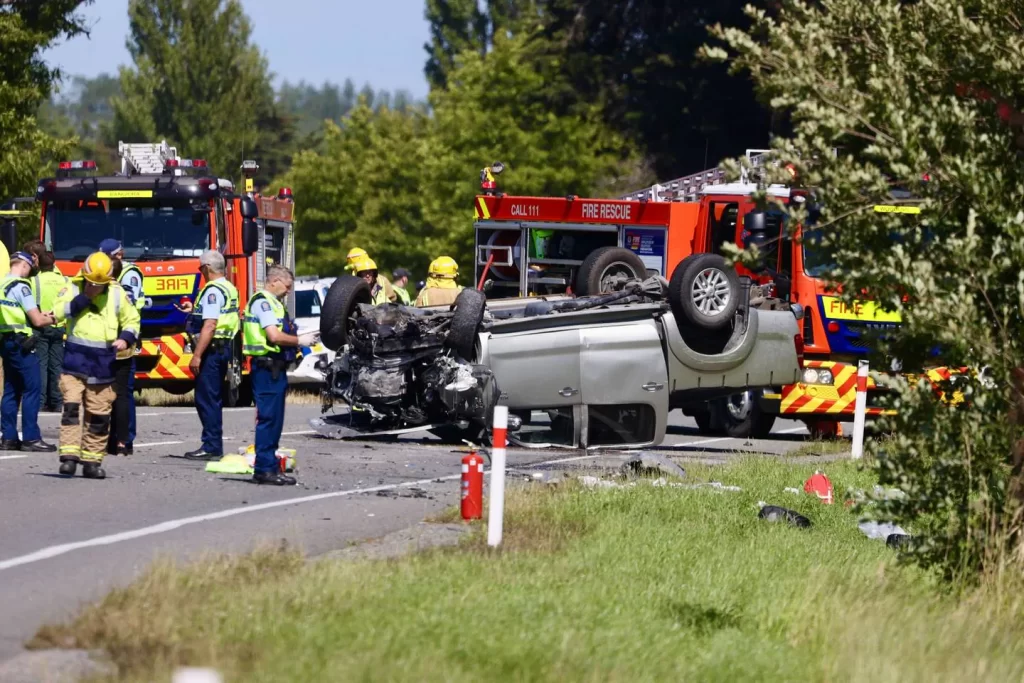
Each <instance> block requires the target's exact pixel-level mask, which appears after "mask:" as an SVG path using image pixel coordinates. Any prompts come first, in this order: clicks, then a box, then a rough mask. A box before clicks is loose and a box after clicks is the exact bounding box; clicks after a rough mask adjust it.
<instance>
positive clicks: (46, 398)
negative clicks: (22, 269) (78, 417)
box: [32, 251, 68, 413]
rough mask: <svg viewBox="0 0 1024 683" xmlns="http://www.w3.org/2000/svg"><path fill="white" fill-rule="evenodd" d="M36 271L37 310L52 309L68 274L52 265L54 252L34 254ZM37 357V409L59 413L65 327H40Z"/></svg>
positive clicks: (66, 282) (34, 290) (61, 402)
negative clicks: (37, 261) (38, 384)
mask: <svg viewBox="0 0 1024 683" xmlns="http://www.w3.org/2000/svg"><path fill="white" fill-rule="evenodd" d="M36 257H37V258H38V259H39V272H38V273H36V275H35V277H33V278H32V296H34V297H35V298H36V303H37V304H39V310H40V311H44V312H47V313H49V312H51V311H53V307H54V304H55V303H56V301H57V293H58V292H60V290H61V289H63V288H64V287H66V286H67V284H68V278H67V277H66V276H65V275H64V274H63V273H61V272H60V271H59V270H57V269H56V268H55V267H54V258H53V252H51V251H43V253H42V254H41V255H40V254H37V255H36ZM36 357H37V358H39V379H40V387H39V409H40V410H49V411H51V412H54V413H59V412H60V411H61V408H62V406H63V403H64V399H63V398H62V397H61V393H60V374H61V371H62V369H63V367H64V328H63V327H61V326H58V325H50V326H47V327H44V328H42V329H40V330H39V340H38V342H37V343H36Z"/></svg>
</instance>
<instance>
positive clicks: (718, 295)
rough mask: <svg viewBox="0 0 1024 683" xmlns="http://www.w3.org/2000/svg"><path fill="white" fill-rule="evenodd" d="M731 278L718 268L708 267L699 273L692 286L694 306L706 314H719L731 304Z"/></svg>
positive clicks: (691, 294)
mask: <svg viewBox="0 0 1024 683" xmlns="http://www.w3.org/2000/svg"><path fill="white" fill-rule="evenodd" d="M729 289H730V288H729V279H728V278H727V277H726V276H725V273H723V272H722V271H720V270H718V269H717V268H707V269H705V270H702V271H700V272H699V273H697V277H695V278H694V279H693V286H692V287H691V288H690V296H691V298H692V300H693V304H694V306H696V308H697V310H698V311H700V312H701V313H703V314H704V315H718V314H719V313H721V312H722V311H724V310H725V309H726V306H728V305H729V299H730V298H731V297H732V293H731V292H730V291H729Z"/></svg>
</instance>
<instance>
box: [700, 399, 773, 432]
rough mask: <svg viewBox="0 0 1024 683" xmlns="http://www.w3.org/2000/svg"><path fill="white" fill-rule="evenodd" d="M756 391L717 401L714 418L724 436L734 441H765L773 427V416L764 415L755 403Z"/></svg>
mask: <svg viewBox="0 0 1024 683" xmlns="http://www.w3.org/2000/svg"><path fill="white" fill-rule="evenodd" d="M759 393H760V392H757V391H744V392H743V393H740V394H733V395H732V396H727V397H726V398H723V399H719V400H718V401H716V403H715V412H716V415H715V417H717V418H718V421H719V423H720V424H721V425H722V428H723V430H724V431H725V433H726V434H728V435H729V436H731V437H733V438H734V439H745V438H747V437H753V438H755V439H765V438H767V437H768V436H769V435H770V434H771V432H772V427H773V426H774V425H775V416H774V415H770V414H768V413H765V412H764V411H762V410H761V407H760V406H759V405H758V403H757V399H758V394H759Z"/></svg>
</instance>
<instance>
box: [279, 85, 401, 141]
mask: <svg viewBox="0 0 1024 683" xmlns="http://www.w3.org/2000/svg"><path fill="white" fill-rule="evenodd" d="M360 95H362V97H363V98H364V99H365V101H366V105H367V106H368V107H370V108H372V109H374V110H380V109H385V108H386V109H394V110H396V111H405V110H406V109H408V108H409V107H412V106H417V104H418V103H417V102H416V101H415V100H414V98H413V96H412V95H411V94H410V93H409V92H408V91H407V90H398V91H396V92H395V93H394V94H392V93H390V92H389V91H387V90H374V89H373V88H372V87H370V85H369V84H367V85H365V86H364V87H363V89H362V91H359V90H357V89H356V86H355V84H354V83H353V82H352V79H350V78H347V79H345V82H344V84H343V85H340V86H339V85H338V84H337V83H329V82H327V83H324V84H323V85H321V86H320V87H316V86H315V85H313V84H311V83H306V82H305V81H299V82H298V83H290V82H288V81H285V82H284V83H282V84H281V87H280V88H278V90H277V102H278V104H279V105H280V106H281V108H282V109H283V110H285V111H286V112H288V113H289V114H291V115H292V116H294V117H295V126H296V131H297V133H298V134H299V136H301V137H306V138H308V137H309V136H311V135H314V134H316V133H320V132H322V129H323V126H324V121H333V122H335V123H340V122H341V120H342V119H343V118H344V117H346V116H348V114H349V113H351V112H352V110H353V109H355V108H356V105H357V104H358V103H359V97H360Z"/></svg>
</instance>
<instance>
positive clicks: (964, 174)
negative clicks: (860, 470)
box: [708, 0, 1024, 576]
mask: <svg viewBox="0 0 1024 683" xmlns="http://www.w3.org/2000/svg"><path fill="white" fill-rule="evenodd" d="M751 16H752V18H753V19H754V23H755V30H754V31H753V32H752V33H749V34H748V33H745V32H743V31H740V30H735V29H719V30H717V31H716V34H717V35H718V36H719V37H721V38H722V39H723V40H724V41H725V42H726V43H727V44H728V45H729V46H730V49H729V50H728V51H725V50H721V49H717V48H714V49H709V50H708V55H709V56H710V57H712V58H717V59H720V60H723V61H724V60H730V61H731V64H732V67H733V69H734V70H735V71H738V72H747V73H750V74H752V76H753V77H754V79H755V81H756V83H757V86H758V89H759V91H760V92H761V93H762V94H763V95H764V96H765V97H766V98H770V101H771V103H772V105H773V106H774V107H778V108H780V109H784V110H786V111H788V112H791V114H792V118H793V122H794V127H795V130H794V133H795V134H794V136H793V137H792V138H791V139H786V140H778V141H776V143H775V144H774V145H773V147H775V148H776V149H777V151H778V154H779V156H780V157H781V158H784V159H789V160H793V161H796V166H797V169H798V172H799V174H800V175H799V177H800V178H801V182H802V183H803V184H805V185H807V186H809V187H813V188H815V189H816V192H817V193H818V198H819V199H820V200H821V201H822V202H823V204H824V213H823V216H822V218H821V219H820V222H819V227H820V228H821V229H822V230H823V231H825V235H826V245H827V246H828V248H830V249H831V250H833V251H834V262H835V269H834V278H835V279H836V281H837V283H841V284H842V285H843V287H844V292H845V294H844V296H846V297H847V298H848V299H849V298H850V297H851V296H852V293H853V292H861V291H863V290H866V291H867V292H868V293H869V295H870V296H871V297H872V298H873V299H875V300H878V301H880V302H881V303H882V304H884V305H885V306H886V307H887V308H889V309H891V310H896V311H899V312H900V314H901V316H902V319H903V324H902V325H901V326H900V327H899V328H898V331H897V332H896V333H895V334H893V335H892V337H891V338H890V339H889V340H888V342H887V343H885V344H883V346H882V353H883V354H886V355H888V356H895V357H898V358H900V359H901V360H902V362H903V365H904V368H905V369H907V370H911V369H914V368H915V367H921V366H925V365H929V364H931V365H934V364H937V363H939V362H940V361H944V362H946V363H949V364H950V365H952V366H954V367H958V366H961V365H962V366H970V367H972V368H975V369H978V368H985V370H986V375H987V377H988V381H983V380H981V379H979V378H969V379H967V380H965V381H964V383H963V385H962V388H963V390H964V392H965V397H966V403H965V404H961V405H959V406H956V407H950V406H948V405H946V404H944V403H942V402H940V401H938V400H937V399H936V397H935V396H934V395H933V393H932V391H931V390H930V388H929V387H928V386H927V385H926V384H925V383H923V382H921V383H908V382H905V381H899V382H895V383H894V389H895V401H894V405H895V407H896V408H897V409H898V411H899V414H898V416H897V417H895V418H892V419H891V420H887V421H886V422H885V423H884V425H883V428H885V429H889V430H892V431H893V432H894V433H895V436H894V437H893V439H892V440H891V441H889V442H887V443H886V444H885V445H884V446H882V447H881V448H880V449H879V450H878V452H877V456H878V458H877V467H878V473H879V475H880V477H881V480H882V483H883V485H886V486H896V487H899V488H900V489H902V490H903V491H904V492H905V493H906V495H905V496H903V497H899V498H897V499H893V500H888V501H881V502H879V504H878V514H881V515H888V516H890V517H892V518H895V519H896V521H898V522H900V523H902V524H904V525H909V526H910V527H911V528H912V529H913V530H914V531H915V532H916V533H918V534H920V535H921V538H922V539H923V542H922V543H921V544H920V546H918V548H917V555H918V557H919V558H920V560H921V561H922V562H924V563H926V564H928V565H931V566H936V567H939V568H941V569H942V570H943V571H944V572H945V573H946V574H947V575H949V576H957V575H964V574H969V573H971V572H973V571H975V570H977V569H978V568H985V567H987V568H992V565H993V563H994V561H995V560H997V559H999V558H1003V557H1006V556H1007V555H1006V553H1005V551H1006V548H1007V546H1006V544H1007V543H1008V542H1010V543H1016V541H1017V539H1018V536H1017V535H1016V534H1015V533H1013V532H1014V531H1015V530H1017V529H1018V528H1019V519H1020V517H1019V510H1020V507H1019V502H1020V501H1019V500H1016V499H1015V497H1014V496H1011V495H1008V491H1009V490H1010V489H1011V488H1012V486H1011V485H1013V484H1014V479H1015V476H1016V475H1014V474H1013V473H1012V472H1011V462H1010V457H1009V456H1010V452H1011V448H1012V446H1013V444H1014V442H1015V441H1016V439H1018V438H1019V437H1020V434H1019V431H1020V430H1019V427H1016V426H1014V427H1011V426H1010V425H1009V424H1008V420H1007V410H1008V408H1009V406H1010V404H1011V401H1019V400H1020V399H1021V396H1020V395H1019V394H1016V393H1015V392H1014V391H1013V390H1012V389H1011V387H1012V382H1011V378H1012V371H1013V368H1016V367H1019V366H1020V365H1021V364H1022V353H1021V343H1022V334H1021V333H1022V332H1024V329H1022V320H1024V271H1022V269H1021V263H1024V211H1022V208H1021V207H1022V206H1024V165H1022V164H1021V154H1020V150H1019V148H1018V145H1017V144H1016V138H1017V135H1018V133H1019V130H1015V129H1014V126H1013V125H1011V124H1015V123H1016V122H1017V121H1019V120H1021V119H1022V118H1024V117H1021V116H1020V115H1019V114H1017V113H1016V106H1015V105H1016V103H1018V102H1022V101H1024V80H1022V79H1021V76H1020V75H1021V73H1024V33H1022V31H1021V27H1022V20H1024V3H1022V2H1018V1H1013V2H996V1H995V0H970V1H969V2H963V1H955V0H922V1H921V2H917V3H912V4H910V3H903V2H897V1H896V0H856V1H854V0H824V1H823V2H821V3H815V4H813V5H812V4H806V3H803V2H799V1H796V0H792V1H790V2H787V3H786V4H785V7H784V9H783V11H782V12H781V13H780V15H779V16H778V17H777V19H772V18H770V17H768V16H767V15H766V14H765V13H763V12H756V11H751ZM833 148H837V150H838V153H837V154H835V155H833V153H832V150H833ZM924 175H927V176H928V181H927V182H923V181H922V177H923V176H924ZM894 187H902V188H904V189H906V190H908V191H909V192H910V193H912V195H913V196H912V197H910V198H906V197H905V195H902V196H904V198H903V199H899V198H897V199H896V200H895V202H896V203H897V204H899V203H904V204H913V205H918V206H920V208H921V214H920V215H919V216H913V215H911V216H909V217H908V216H907V215H900V214H880V213H876V212H874V211H873V206H874V205H876V204H892V203H893V201H894V200H893V195H892V194H891V193H892V191H893V189H894ZM791 213H792V214H793V217H794V218H795V219H802V218H804V217H805V216H806V214H805V212H804V211H802V210H792V211H791ZM936 350H938V351H939V352H940V353H941V356H939V357H935V356H934V355H933V354H934V353H935V351H936ZM881 362H884V359H883V358H881V357H878V358H876V359H875V363H876V365H875V367H878V363H881ZM947 390H948V388H947Z"/></svg>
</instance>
